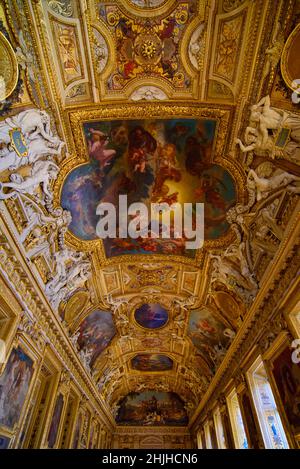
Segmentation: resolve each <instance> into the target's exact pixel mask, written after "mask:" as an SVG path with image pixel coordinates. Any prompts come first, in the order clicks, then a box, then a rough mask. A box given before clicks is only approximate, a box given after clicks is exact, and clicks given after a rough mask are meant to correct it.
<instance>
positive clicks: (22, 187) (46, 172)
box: [0, 160, 59, 200]
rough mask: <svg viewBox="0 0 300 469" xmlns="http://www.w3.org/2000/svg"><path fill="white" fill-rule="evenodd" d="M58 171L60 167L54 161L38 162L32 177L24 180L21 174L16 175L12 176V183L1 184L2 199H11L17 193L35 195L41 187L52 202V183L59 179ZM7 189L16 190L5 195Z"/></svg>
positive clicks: (0, 196)
mask: <svg viewBox="0 0 300 469" xmlns="http://www.w3.org/2000/svg"><path fill="white" fill-rule="evenodd" d="M58 171H59V167H58V166H57V165H56V164H55V163H53V161H48V160H46V161H44V160H42V161H37V162H36V163H34V165H33V166H32V169H31V175H30V176H27V177H25V178H23V177H22V176H21V175H20V174H18V173H14V174H12V175H11V176H10V179H11V181H12V182H4V183H1V185H0V191H1V192H0V199H9V198H10V197H12V196H13V195H14V194H15V192H19V193H21V194H30V195H34V193H35V192H36V190H37V189H38V188H39V187H40V185H41V187H42V191H43V193H44V194H45V195H46V196H47V197H48V198H49V199H50V200H52V198H53V196H52V193H51V191H50V181H51V180H52V179H55V178H56V177H57V174H58ZM5 187H7V188H9V189H14V190H13V191H11V192H9V193H7V194H5V193H4V192H3V189H4V188H5Z"/></svg>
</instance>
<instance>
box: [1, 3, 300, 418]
mask: <svg viewBox="0 0 300 469" xmlns="http://www.w3.org/2000/svg"><path fill="white" fill-rule="evenodd" d="M274 3H276V6H277V7H278V8H275V5H274ZM293 3H294V2H292V1H291V2H284V1H281V0H276V2H274V1H270V0H268V1H265V0H254V1H252V0H251V1H250V0H220V1H213V0H209V1H205V2H204V1H202V0H190V1H185V0H178V1H175V0H124V1H112V0H111V1H110V0H106V1H97V0H84V1H80V2H76V1H74V0H66V1H64V2H58V1H50V0H40V1H30V2H28V5H27V7H25V11H27V15H26V18H20V17H19V16H18V15H14V13H15V11H14V8H15V5H14V2H7V4H6V6H7V14H8V16H7V17H8V24H7V28H8V29H9V30H10V31H11V33H12V38H13V40H12V41H13V45H14V46H16V47H17V46H18V47H21V49H22V52H23V54H24V55H25V56H26V55H27V58H24V61H25V62H24V69H23V72H22V74H23V75H22V76H23V80H24V82H25V83H26V89H27V91H26V93H27V94H26V96H25V97H24V96H23V98H22V99H23V102H22V103H21V104H20V106H22V108H26V107H29V105H30V102H31V106H32V103H33V105H34V106H33V107H39V108H42V109H45V110H46V111H47V113H48V114H49V115H50V116H51V121H52V123H53V129H54V127H56V130H57V132H58V135H59V136H60V138H61V140H63V141H64V142H66V146H65V147H64V149H63V151H62V156H63V157H62V158H61V159H60V160H59V161H57V164H58V165H59V173H58V176H57V178H56V180H55V181H54V183H53V195H54V199H53V206H54V207H56V208H57V207H59V206H62V207H63V208H64V209H65V210H69V211H70V212H71V214H72V221H71V223H70V224H69V228H68V231H67V232H66V233H65V243H66V246H67V247H68V249H70V250H72V251H74V252H81V253H82V254H81V256H82V257H81V259H83V258H84V259H85V260H86V262H88V263H89V265H90V266H91V275H90V276H89V278H88V280H87V281H84V282H83V284H81V285H80V286H79V287H78V288H76V289H75V291H72V294H69V295H67V296H65V297H62V298H59V300H61V301H58V300H57V302H55V301H56V300H55V301H54V300H53V297H51V298H52V300H51V298H50V300H51V301H54V303H53V304H54V308H55V309H57V310H58V314H59V315H60V316H61V318H62V320H63V321H64V324H65V325H66V327H67V328H68V330H69V333H70V336H71V340H72V341H73V343H74V345H75V347H77V350H78V353H79V355H80V357H81V359H82V361H83V363H85V365H86V366H87V368H89V369H90V370H91V374H92V376H93V379H94V381H95V383H96V385H97V387H98V390H99V393H101V394H102V396H103V397H104V399H105V400H106V401H107V402H108V404H109V405H110V408H111V409H112V412H113V413H114V415H116V414H117V412H118V409H119V402H120V399H123V398H124V397H125V396H126V395H128V394H129V393H132V392H135V393H136V392H141V391H144V390H155V391H161V392H169V391H170V392H175V393H177V394H178V395H179V396H180V398H181V399H182V400H183V401H184V405H185V408H186V410H187V412H188V413H189V415H192V414H193V411H194V409H195V408H196V407H197V406H198V404H199V402H200V401H201V398H202V397H203V395H204V394H205V392H206V391H207V389H208V386H209V383H210V381H211V379H212V377H213V376H214V374H215V373H216V370H217V369H218V367H219V365H220V363H221V362H222V360H223V359H224V357H225V355H226V352H227V350H228V348H229V347H230V344H231V343H232V341H233V340H234V338H235V337H236V335H237V334H238V331H239V328H240V326H241V324H242V323H243V320H244V318H245V315H246V314H247V311H248V310H249V308H250V307H251V304H252V301H253V299H254V298H255V295H256V293H257V290H258V288H259V285H260V282H262V281H263V278H264V275H265V269H266V266H267V265H268V262H269V261H270V259H271V258H272V256H274V255H275V252H276V250H277V248H278V246H279V244H280V242H281V239H282V236H283V232H282V230H281V229H280V228H278V226H277V228H276V227H275V225H274V223H275V222H274V217H275V218H276V216H289V215H290V214H291V211H292V209H293V207H294V205H293V204H295V202H293V200H294V199H293V196H291V197H292V199H291V200H290V199H289V203H288V207H289V210H290V211H289V212H288V213H284V208H283V207H287V205H286V202H287V195H286V193H285V191H284V190H283V189H282V187H280V184H279V186H278V188H279V190H277V192H275V195H274V193H273V192H272V193H271V195H270V197H269V194H268V197H267V198H266V197H263V199H262V200H259V198H258V197H256V196H255V193H254V192H253V190H252V192H251V190H250V189H251V187H250V186H251V184H249V183H247V175H248V174H249V171H251V169H253V168H254V169H255V171H258V173H257V174H259V175H260V176H261V177H263V176H264V177H270V176H271V175H273V173H274V172H275V174H277V173H278V172H279V173H280V171H281V172H282V171H288V172H290V173H292V174H298V175H299V166H297V164H298V163H297V162H295V161H292V160H290V161H288V160H276V161H275V160H273V161H271V159H270V158H268V157H267V158H264V155H263V156H259V155H258V156H257V155H254V156H253V154H249V155H248V154H247V155H246V156H244V154H243V153H242V151H240V149H239V147H238V146H237V144H236V139H237V137H241V136H242V135H243V132H244V130H245V128H246V127H247V125H248V120H249V111H248V106H249V105H252V104H255V103H256V102H258V100H259V99H260V98H261V97H262V96H264V95H267V94H271V101H272V100H273V101H272V105H273V106H275V107H281V106H280V99H281V98H280V97H278V92H277V95H276V93H275V92H273V91H272V90H273V82H274V80H275V79H277V78H276V77H277V76H278V75H276V74H277V73H279V72H278V68H277V65H278V61H277V63H276V60H275V59H276V56H274V55H273V56H271V58H273V59H272V60H273V61H272V60H271V58H270V60H269V68H268V67H265V69H263V63H266V62H267V59H266V55H265V54H266V50H267V48H268V47H270V44H275V43H276V44H277V45H278V41H279V40H280V37H281V36H276V34H279V33H276V31H277V30H278V28H279V26H280V28H281V35H282V36H283V37H284V38H286V37H287V34H288V32H289V31H290V29H291V27H292V20H291V18H292V8H293ZM287 4H288V7H287ZM271 11H272V12H274V11H277V13H276V18H275V20H274V15H273V14H271ZM276 28H277V29H276ZM276 41H277V42H276ZM267 57H268V56H267ZM274 57H275V58H274ZM278 60H279V59H278ZM272 93H273V94H272ZM26 99H27V102H26ZM282 99H283V98H282ZM295 112H297V110H295ZM139 139H140V140H139ZM95 142H98V146H97V145H94V144H95ZM99 142H100V143H99ZM93 145H94V146H93ZM99 148H100V150H99ZM141 148H146V149H147V155H148V156H147V158H148V159H146V160H145V159H144V160H143V155H142V156H141V155H140V156H138V150H140V151H141ZM168 151H170V153H169V154H168ZM97 152H98V153H97ZM172 152H173V154H172ZM252 153H253V152H252ZM139 158H140V159H139ZM167 158H168V164H167V163H163V162H164V161H165V160H166V159H167ZM172 158H173V159H172ZM247 158H248V159H247ZM251 158H252V160H251V161H250V159H251ZM255 158H256V159H255ZM158 160H159V161H160V166H157V161H158ZM133 161H135V164H133ZM153 161H154V162H153ZM164 165H165V166H164ZM251 165H252V166H251ZM272 165H273V166H272ZM274 165H275V166H276V167H275V166H274ZM166 168H167V169H166ZM257 168H258V169H257ZM276 171H277V172H276ZM248 179H249V176H248ZM252 189H253V186H252ZM120 193H121V194H127V195H128V197H129V198H130V200H131V201H134V202H136V201H138V200H139V201H141V200H143V201H145V200H147V203H149V202H151V201H152V202H155V201H156V202H164V201H169V202H170V201H173V202H174V201H175V202H176V201H180V202H196V201H201V202H204V203H205V204H206V207H207V211H206V214H205V223H206V224H205V242H204V245H203V247H201V248H200V249H197V250H196V251H193V252H188V251H187V250H186V247H185V244H184V243H182V242H181V243H180V242H179V241H178V242H177V243H176V242H172V243H168V242H158V241H157V242H156V243H155V242H154V243H151V242H150V241H149V242H144V241H143V240H138V241H135V242H133V241H132V240H131V241H130V240H128V239H122V240H121V239H117V240H116V239H113V240H108V241H106V242H103V241H102V240H100V239H98V238H97V236H96V225H95V216H96V214H95V208H96V206H97V203H98V202H99V201H100V200H102V201H106V202H111V201H113V202H114V203H115V200H116V196H117V195H119V194H120ZM149 194H150V195H149ZM197 197H198V198H197ZM253 197H254V199H253ZM255 197H256V199H255ZM271 206H272V210H273V212H272V213H271V215H270V211H269V208H270V207H271ZM239 209H240V210H239ZM264 209H265V211H264ZM267 213H268V214H269V215H267ZM238 217H240V218H238ZM241 217H243V220H242V221H241ZM272 217H273V218H272ZM270 219H272V220H273V225H272V226H271V231H272V233H271V234H270V233H267V234H266V233H260V236H259V235H257V232H258V231H259V227H260V226H266V223H267V222H268V223H269V225H268V226H269V228H270V223H271V224H272V220H271V221H270ZM35 268H36V269H37V270H38V274H39V275H41V277H43V276H44V278H47V277H48V279H49V278H51V272H47V271H46V273H45V269H44V271H43V272H42V269H41V264H38V263H36V264H35ZM39 269H40V270H39ZM226 269H227V270H226ZM53 276H54V277H55V267H54V268H53V271H52V277H53ZM85 280H86V279H85ZM45 281H46V280H45ZM48 286H49V283H48ZM46 290H47V288H46ZM151 318H152V319H151ZM147 321H148V322H147ZM151 321H152V322H151Z"/></svg>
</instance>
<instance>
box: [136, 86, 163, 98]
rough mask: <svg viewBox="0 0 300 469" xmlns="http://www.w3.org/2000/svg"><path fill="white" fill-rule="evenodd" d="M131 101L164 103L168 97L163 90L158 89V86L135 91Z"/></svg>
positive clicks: (144, 87) (142, 87) (143, 87)
mask: <svg viewBox="0 0 300 469" xmlns="http://www.w3.org/2000/svg"><path fill="white" fill-rule="evenodd" d="M130 99H132V101H142V100H145V101H153V100H155V99H156V100H158V101H162V100H164V99H168V96H167V95H166V93H165V92H164V91H163V90H161V89H160V88H157V86H141V87H140V88H138V89H136V90H134V92H133V93H132V94H131V96H130Z"/></svg>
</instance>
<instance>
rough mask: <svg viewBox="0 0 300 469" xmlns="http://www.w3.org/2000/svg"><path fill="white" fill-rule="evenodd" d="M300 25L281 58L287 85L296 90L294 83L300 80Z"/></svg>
mask: <svg viewBox="0 0 300 469" xmlns="http://www.w3.org/2000/svg"><path fill="white" fill-rule="evenodd" d="M299 48H300V24H298V25H297V26H296V28H295V29H294V30H293V31H292V33H291V34H290V36H289V38H288V40H287V41H286V43H285V45H284V49H283V52H282V56H281V73H282V77H283V79H284V81H285V83H286V85H287V86H288V87H289V88H291V89H294V88H293V86H292V83H293V81H294V80H296V79H300V59H299Z"/></svg>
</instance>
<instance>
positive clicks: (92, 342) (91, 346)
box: [77, 310, 116, 366]
mask: <svg viewBox="0 0 300 469" xmlns="http://www.w3.org/2000/svg"><path fill="white" fill-rule="evenodd" d="M115 334H116V329H115V325H114V322H113V318H112V315H111V313H109V312H106V311H98V310H97V311H93V312H92V313H90V314H89V315H88V316H87V317H86V318H85V319H84V320H83V322H82V323H81V324H80V329H79V334H78V339H77V344H78V346H79V349H80V351H84V355H85V357H86V358H87V360H89V363H90V366H93V365H94V363H95V361H96V359H97V357H98V355H99V354H100V353H101V352H102V351H103V350H104V349H105V348H106V347H107V346H108V345H109V343H110V342H111V340H112V338H113V337H114V335H115Z"/></svg>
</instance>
